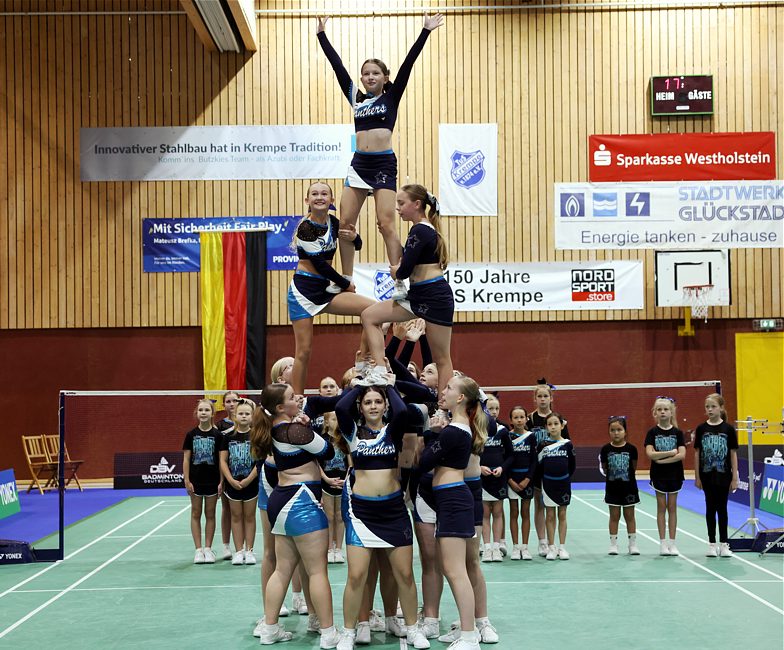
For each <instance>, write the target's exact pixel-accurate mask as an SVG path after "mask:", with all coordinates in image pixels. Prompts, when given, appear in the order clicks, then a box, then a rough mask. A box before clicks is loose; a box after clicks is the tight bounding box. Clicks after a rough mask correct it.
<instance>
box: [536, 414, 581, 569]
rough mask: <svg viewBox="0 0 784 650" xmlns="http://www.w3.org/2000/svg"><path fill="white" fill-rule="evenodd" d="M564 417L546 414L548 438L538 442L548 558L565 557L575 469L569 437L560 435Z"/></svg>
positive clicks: (566, 554) (567, 557) (561, 558)
mask: <svg viewBox="0 0 784 650" xmlns="http://www.w3.org/2000/svg"><path fill="white" fill-rule="evenodd" d="M564 423H565V421H564V419H563V418H562V417H561V416H560V415H559V414H558V413H550V415H548V416H547V422H546V424H547V434H548V436H549V438H548V439H547V440H545V441H544V442H542V443H541V444H540V445H539V454H538V457H537V461H538V463H539V475H540V476H541V484H542V501H543V502H544V507H545V509H546V511H547V514H546V525H547V543H548V550H547V555H546V556H545V557H546V558H547V559H548V560H555V559H556V558H558V559H560V560H568V559H569V557H570V556H569V552H568V551H567V550H566V508H567V507H568V506H569V503H570V502H571V500H572V483H571V477H572V474H574V470H575V460H574V447H573V446H572V441H571V440H567V439H566V438H564V437H563V426H564ZM556 510H557V511H558V513H557V514H558V540H559V542H560V546H559V547H558V548H556V546H555V518H556Z"/></svg>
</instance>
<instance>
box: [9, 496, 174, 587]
mask: <svg viewBox="0 0 784 650" xmlns="http://www.w3.org/2000/svg"><path fill="white" fill-rule="evenodd" d="M121 503H122V502H121ZM162 503H163V501H159V502H158V503H156V504H155V505H153V506H150V507H149V508H147V510H144V511H142V512H140V513H139V514H137V515H134V516H133V517H131V518H130V519H128V520H126V521H124V522H123V523H121V524H120V525H119V526H116V527H114V528H112V529H111V530H110V531H108V532H106V533H104V534H103V535H101V536H100V537H96V538H95V539H94V540H93V541H92V542H89V543H87V544H85V545H84V546H82V547H81V548H78V549H76V550H75V551H74V552H73V553H70V554H68V555H66V556H65V557H64V558H63V559H62V560H57V561H56V562H54V563H52V564H50V565H49V566H48V567H46V568H45V569H41V571H39V572H38V573H34V574H33V575H31V576H30V577H29V578H26V579H24V580H22V581H21V582H18V583H16V584H15V585H14V586H13V587H10V588H8V589H6V590H5V591H4V592H3V593H1V594H0V598H3V596H6V595H8V594H10V593H11V592H13V591H15V590H16V589H17V587H21V586H22V585H26V584H27V583H28V582H30V581H31V580H35V579H36V578H37V577H38V576H40V575H43V574H44V573H46V572H47V571H51V570H52V569H54V568H55V567H56V566H59V565H60V564H62V563H63V562H65V561H66V560H70V559H71V558H72V557H74V556H75V555H78V554H79V553H81V552H82V551H84V550H85V549H88V548H90V547H91V546H92V545H93V544H97V543H98V542H100V541H102V540H104V539H106V538H107V537H109V536H110V535H111V534H112V533H113V532H115V531H117V530H120V529H121V528H122V527H123V526H127V525H128V524H130V523H131V522H132V521H135V520H136V519H138V518H139V517H141V516H142V515H146V514H147V513H148V512H150V511H152V510H154V509H155V508H157V507H158V506H159V505H161V504H162ZM118 505H120V504H119V503H116V504H115V506H118ZM112 507H114V506H112ZM106 510H108V508H106ZM82 521H84V520H80V521H78V522H74V523H81V522H82Z"/></svg>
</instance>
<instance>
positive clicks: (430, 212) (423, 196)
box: [400, 184, 449, 271]
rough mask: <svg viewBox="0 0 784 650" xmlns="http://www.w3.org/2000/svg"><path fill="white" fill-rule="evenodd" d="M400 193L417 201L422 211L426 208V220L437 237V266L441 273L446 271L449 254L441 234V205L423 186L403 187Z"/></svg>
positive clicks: (411, 185)
mask: <svg viewBox="0 0 784 650" xmlns="http://www.w3.org/2000/svg"><path fill="white" fill-rule="evenodd" d="M400 191H401V192H405V193H406V194H408V195H409V196H410V197H411V200H412V201H419V202H420V203H421V204H422V210H423V211H424V210H425V208H428V209H427V220H428V221H429V222H430V225H431V226H433V229H434V230H435V231H436V234H437V235H438V241H437V242H436V254H437V255H438V265H439V266H440V267H441V270H442V271H444V270H446V267H447V266H449V253H448V251H447V247H446V240H445V239H444V235H443V233H442V232H441V205H440V204H439V203H438V199H437V198H436V197H435V195H434V194H432V193H431V192H429V191H428V190H427V188H425V187H424V186H423V185H418V184H410V185H403V187H401V188H400Z"/></svg>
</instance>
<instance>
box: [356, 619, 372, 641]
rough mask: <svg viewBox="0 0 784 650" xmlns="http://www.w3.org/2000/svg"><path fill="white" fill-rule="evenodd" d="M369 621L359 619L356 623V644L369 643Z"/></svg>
mask: <svg viewBox="0 0 784 650" xmlns="http://www.w3.org/2000/svg"><path fill="white" fill-rule="evenodd" d="M370 640H371V639H370V623H369V622H368V621H360V622H359V623H357V640H356V644H357V645H370Z"/></svg>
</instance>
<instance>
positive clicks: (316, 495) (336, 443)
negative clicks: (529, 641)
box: [183, 14, 737, 650]
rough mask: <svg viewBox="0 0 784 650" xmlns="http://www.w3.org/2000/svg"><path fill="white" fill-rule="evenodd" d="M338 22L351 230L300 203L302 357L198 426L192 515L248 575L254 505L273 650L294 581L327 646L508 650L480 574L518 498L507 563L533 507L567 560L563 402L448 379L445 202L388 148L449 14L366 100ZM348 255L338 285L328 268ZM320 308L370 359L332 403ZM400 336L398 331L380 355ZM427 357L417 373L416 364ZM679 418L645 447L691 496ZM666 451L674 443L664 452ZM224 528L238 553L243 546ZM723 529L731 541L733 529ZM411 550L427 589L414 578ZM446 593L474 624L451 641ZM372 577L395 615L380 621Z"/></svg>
mask: <svg viewBox="0 0 784 650" xmlns="http://www.w3.org/2000/svg"><path fill="white" fill-rule="evenodd" d="M326 22H327V19H326V18H320V19H319V21H318V28H317V37H318V40H319V43H320V45H321V48H322V50H323V51H324V53H325V55H326V57H327V59H328V61H329V63H330V64H331V66H332V68H333V70H334V71H335V74H336V77H337V80H338V83H339V84H340V88H341V90H342V92H343V94H344V95H345V97H346V99H347V100H348V102H349V104H350V105H351V107H352V110H353V114H354V123H355V127H356V132H357V133H356V135H357V139H356V142H357V147H356V149H357V150H356V153H355V154H354V157H353V159H352V161H351V166H350V168H349V170H348V174H347V178H346V181H345V187H344V188H343V191H342V194H341V200H340V210H339V214H340V218H339V219H338V217H337V216H336V210H335V206H334V194H333V191H332V188H331V187H330V186H329V185H327V184H326V183H323V182H314V183H312V184H311V185H310V187H309V188H308V191H307V196H306V197H305V203H306V205H307V207H308V214H307V216H306V217H305V218H304V219H303V220H302V221H301V223H300V224H299V225H298V227H297V232H296V236H295V242H294V243H295V245H296V250H297V254H298V258H299V261H298V265H297V269H296V271H295V273H294V276H293V278H292V281H291V284H290V286H289V291H288V310H289V318H290V320H291V323H292V329H293V332H294V347H295V354H294V357H286V358H284V359H280V360H279V361H277V362H276V363H275V364H274V365H273V367H272V370H271V378H270V379H271V383H270V384H269V385H267V386H265V387H264V389H263V391H262V395H261V397H260V399H259V403H258V404H257V403H255V402H254V401H252V400H250V399H245V398H242V397H241V396H240V395H239V394H238V393H236V392H231V391H230V392H228V393H226V394H225V395H224V398H223V403H224V408H225V410H226V415H225V417H224V418H223V419H222V420H221V421H219V422H218V423H217V425H216V424H214V418H215V407H214V405H213V404H212V402H210V401H209V400H202V401H200V402H199V403H198V404H197V408H196V413H195V415H196V418H197V420H198V426H197V427H196V428H194V429H193V430H192V431H190V432H189V433H188V434H187V436H186V439H185V443H184V445H183V448H184V450H185V463H184V465H185V485H186V488H187V490H188V493H189V494H190V495H191V500H192V504H193V506H192V517H191V530H192V533H193V539H194V543H195V545H196V549H197V550H196V555H195V557H194V562H195V563H197V564H199V563H211V562H214V561H215V559H216V558H215V554H214V553H213V551H212V550H211V546H212V538H213V535H214V532H215V528H216V522H215V510H216V502H217V500H218V498H220V499H221V500H222V503H223V509H222V510H223V515H222V519H221V528H222V533H223V542H224V556H223V557H224V559H229V558H231V562H232V564H234V565H244V564H256V562H257V561H258V558H257V556H256V552H255V550H254V543H255V536H256V510H257V509H258V510H259V512H260V518H261V522H262V532H263V553H262V555H261V590H262V594H263V609H262V616H261V618H259V620H258V621H257V622H256V625H255V628H254V631H253V633H254V635H255V636H257V637H259V639H260V642H261V644H262V645H271V644H274V643H277V642H281V641H288V640H290V639H291V638H292V633H290V632H288V631H286V630H285V628H284V626H283V625H282V624H281V623H280V622H279V619H280V617H282V616H286V615H288V613H289V611H290V610H288V609H287V608H286V605H285V604H284V598H285V595H286V593H287V590H288V587H289V584H290V583H291V584H292V590H293V592H294V599H293V611H295V612H297V613H299V614H308V631H309V632H317V633H319V634H320V647H321V648H338V649H339V650H350V649H352V648H354V647H355V645H363V644H368V643H370V642H371V632H386V634H387V635H392V636H393V637H401V638H405V639H406V642H407V643H408V644H409V645H410V646H413V647H414V648H429V647H430V641H431V640H432V639H438V640H439V641H442V642H447V643H449V644H450V645H449V648H450V650H477V649H478V648H479V644H480V643H497V642H498V641H499V635H498V633H497V631H496V629H495V628H494V627H493V625H492V624H491V622H490V619H489V618H488V611H487V586H486V583H485V579H484V575H483V573H482V568H481V563H482V562H493V561H495V562H497V561H500V560H501V559H502V554H503V551H502V548H504V547H505V545H503V546H502V543H501V542H502V541H503V530H504V523H503V503H504V501H505V500H507V499H508V500H509V502H510V524H511V533H512V538H513V543H514V546H513V548H512V552H511V558H512V559H515V560H517V559H520V560H530V559H532V554H531V553H530V551H529V550H528V546H527V541H528V537H529V533H530V504H531V501H533V502H534V523H535V528H536V533H537V537H538V540H539V542H538V543H539V547H538V551H539V554H540V555H543V556H545V557H546V558H547V559H548V560H555V559H560V560H568V559H569V557H570V556H569V553H568V551H567V550H566V546H565V543H566V532H567V522H566V512H567V507H568V505H569V502H570V500H571V482H570V477H571V475H572V474H573V472H574V467H575V462H574V448H573V446H572V443H571V441H570V439H569V432H568V427H567V423H566V421H565V420H564V418H563V417H562V416H561V415H559V414H558V413H555V412H553V410H552V408H551V405H552V387H550V386H549V385H547V384H546V382H544V380H542V382H540V384H539V385H537V387H536V389H535V392H534V401H535V405H536V410H534V411H532V412H531V413H530V414H529V413H528V412H527V410H526V409H525V408H524V407H522V406H515V407H514V408H512V410H511V411H510V424H509V425H505V424H502V423H501V422H500V421H499V420H498V417H499V414H500V404H499V402H498V400H497V399H496V398H495V397H488V396H487V395H485V393H484V392H483V391H482V390H481V388H480V387H479V385H478V384H477V382H476V381H474V380H473V379H471V378H470V377H467V376H466V375H465V374H463V373H462V372H460V371H456V370H454V369H453V367H452V361H451V355H450V345H451V336H452V325H453V315H454V297H453V293H452V289H451V287H450V286H449V283H448V282H447V281H446V279H445V277H444V275H443V272H444V270H445V269H446V267H447V264H448V257H447V244H446V241H445V240H444V237H443V235H442V233H441V228H440V214H439V212H440V208H439V204H438V200H437V199H436V197H435V196H434V195H433V194H432V193H431V192H430V191H428V190H427V189H426V188H425V187H423V186H422V185H418V184H407V185H404V186H402V187H401V188H400V190H399V191H397V159H396V157H395V154H394V152H393V151H392V148H391V138H392V131H393V129H394V126H395V121H396V118H397V111H398V107H399V104H400V100H401V97H402V95H403V92H404V90H405V87H406V84H407V82H408V79H409V77H410V75H411V72H412V69H413V65H414V62H415V61H416V59H417V57H418V56H419V54H420V53H421V52H422V50H423V48H424V46H425V43H426V41H427V39H428V37H429V35H430V34H431V32H432V31H433V30H435V29H437V28H438V27H440V26H441V25H442V24H443V22H444V19H443V16H441V15H440V14H437V15H434V16H425V20H424V26H423V29H422V32H421V33H420V35H419V37H418V38H417V40H416V42H415V43H414V45H413V46H412V48H411V50H410V51H409V53H408V55H407V56H406V58H405V60H404V61H403V63H402V64H401V66H400V69H399V71H398V73H397V75H396V77H395V80H394V82H392V81H390V74H389V70H388V69H387V66H386V65H385V64H384V63H383V62H382V61H379V60H378V59H368V60H366V61H365V62H364V63H363V64H362V67H361V83H362V87H363V90H359V89H358V87H357V86H356V85H355V84H354V82H353V81H352V80H351V77H350V75H349V74H348V72H347V71H346V69H345V68H344V66H343V64H342V62H341V60H340V57H339V56H338V54H337V52H336V51H335V50H334V48H333V47H332V45H331V44H330V43H329V40H328V39H327V36H326V32H325V25H326ZM369 194H372V195H373V197H374V203H375V209H376V218H377V223H378V229H379V231H380V233H381V235H382V237H383V239H384V244H385V247H386V251H387V255H388V258H389V263H390V274H391V277H392V279H393V280H394V282H395V288H394V292H393V294H392V296H391V299H390V300H387V301H384V302H376V301H374V300H371V299H370V298H366V297H364V296H360V295H358V294H357V293H356V288H355V286H354V283H353V262H354V255H355V252H356V251H357V250H360V249H361V248H362V240H361V238H360V236H359V233H358V232H357V229H356V222H357V217H358V215H359V211H360V209H361V207H362V205H363V203H364V201H365V200H366V198H367V196H368V195H369ZM395 212H397V214H399V215H400V218H401V219H402V220H403V221H407V222H409V223H411V224H412V227H411V229H410V231H409V234H408V237H407V239H406V242H405V245H401V241H400V238H399V236H398V234H397V232H398V230H397V224H396V223H395ZM338 249H339V250H340V261H341V271H342V273H338V272H337V271H336V270H335V269H334V268H333V266H332V260H333V259H334V256H335V254H336V252H337V251H338ZM405 280H408V281H409V285H408V287H406V285H405V283H404V281H405ZM320 313H329V314H338V315H348V316H359V317H360V319H361V322H362V334H361V337H360V341H359V346H358V347H359V350H358V352H357V353H356V357H355V359H354V360H353V364H350V363H346V362H344V366H343V367H345V366H346V365H350V366H351V367H349V368H348V369H347V370H345V372H343V373H342V374H341V375H340V377H341V379H340V381H339V382H338V381H335V379H333V378H332V377H325V378H323V379H322V380H321V383H320V386H319V394H318V395H309V396H308V397H307V398H304V397H303V395H304V392H305V390H304V389H305V387H306V383H307V375H308V366H309V363H310V358H311V353H312V349H313V319H314V317H315V316H316V315H318V314H320ZM390 325H391V327H392V334H393V335H392V337H391V338H390V340H389V342H388V343H387V344H386V345H385V331H386V328H389V327H390ZM401 344H403V346H402V350H401V349H400V348H401ZM417 344H419V346H420V349H421V353H422V367H421V368H420V367H419V366H417V364H416V363H415V362H413V361H412V354H413V350H414V348H415V346H416V345H417ZM667 404H668V405H669V406H668V408H670V412H669V415H668V416H667V422H668V423H669V424H668V423H667V422H665V421H664V416H662V419H660V420H659V423H658V426H662V425H664V426H663V434H662V435H661V436H659V437H660V438H661V439H662V440H664V439H665V438H666V442H662V443H661V444H662V445H665V447H662V446H661V445H660V442H659V441H658V438H657V437H656V434H654V435H653V437H652V438H651V444H650V445H649V444H648V443H649V441H648V440H647V439H646V450H648V449H651V450H653V455H651V453H650V452H648V453H649V456H651V458H652V460H653V462H654V463H655V464H656V466H657V467H658V466H659V464H661V467H662V468H664V469H663V470H662V471H665V470H666V469H667V468H669V469H670V474H672V473H673V472H672V470H675V469H677V466H676V463H680V476H681V479H680V480H681V482H682V473H683V470H682V462H681V461H682V458H683V454H685V446H683V444H682V442H683V434H681V433H680V432H677V429H674V426H673V424H672V423H673V422H674V420H673V419H672V418H673V416H674V404H670V403H669V402H668V403H667ZM665 410H666V409H665ZM657 417H658V416H657ZM675 432H677V433H678V434H680V438H677V435H676V433H675ZM609 435H610V440H611V442H610V443H609V444H608V445H607V446H606V447H605V448H604V449H603V450H602V464H603V467H604V468H605V472H606V474H607V477H608V492H607V494H608V499H609V500H608V501H607V503H608V504H609V506H610V514H611V519H610V534H611V537H610V539H611V547H610V553H611V554H613V553H615V554H617V553H618V546H617V534H618V523H619V520H620V515H621V512H623V515H624V518H625V521H626V526H627V529H628V530H629V533H630V538H629V544H630V546H629V551H630V552H631V553H638V552H639V551H638V550H637V547H636V540H635V537H634V533H635V528H634V504H635V503H637V502H638V501H639V496H638V495H637V484H636V481H635V479H634V470H635V467H636V458H637V452H636V449H635V448H634V447H633V446H632V445H630V444H629V443H628V442H626V439H625V438H626V422H625V419H623V418H615V419H614V420H613V419H611V421H610V426H609ZM649 435H651V434H649ZM671 439H672V440H671ZM670 441H672V443H673V444H674V446H669V447H667V446H666V445H669V444H670ZM736 446H737V444H736ZM733 458H734V456H733ZM733 467H736V465H733ZM670 474H668V475H667V476H668V477H669V476H670ZM676 478H677V477H676ZM667 481H669V482H666V483H664V484H662V485H660V486H659V487H664V488H667V489H666V490H664V491H662V492H660V495H661V496H662V498H661V499H660V506H661V508H662V509H663V510H662V516H661V523H660V533H661V536H662V539H664V521H665V520H664V513H665V512H666V513H668V514H669V523H670V534H671V538H672V539H673V540H674V532H675V524H674V523H673V522H674V519H675V508H674V504H675V497H676V494H677V489H674V488H675V487H677V488H678V489H679V487H678V486H676V483H677V480H676V479H675V478H668V479H667ZM654 486H655V487H656V484H655V483H654ZM658 489H659V488H658V487H657V490H658ZM706 494H707V486H706ZM671 506H672V508H671ZM202 512H204V513H205V514H206V530H205V536H204V539H205V543H204V544H202V541H201V540H202V535H201V517H202ZM725 512H726V500H725ZM412 519H413V522H412ZM518 519H519V523H520V525H519V526H518ZM719 519H720V528H721V517H720V518H719ZM725 522H726V520H725ZM229 524H230V529H231V533H232V537H233V540H234V552H232V551H231V549H230V547H229V545H228V544H229V539H228V530H229ZM556 530H557V532H558V536H559V541H560V545H559V546H556V544H555V535H556ZM520 532H522V538H521V539H519V538H518V534H519V533H520ZM483 534H484V539H485V545H484V546H483V547H482V546H481V544H480V539H481V538H482V535H483ZM721 534H722V535H723V537H722V541H726V525H725V527H724V529H722V532H721ZM344 539H345V555H344V553H343V540H344ZM415 539H416V543H417V545H418V553H419V558H420V561H421V566H422V573H421V576H420V580H421V584H422V589H421V594H419V593H418V591H417V586H416V584H417V583H416V580H415V578H414V571H413V545H414V541H415ZM662 544H663V547H662V548H663V549H665V547H666V551H667V554H677V550H675V548H674V544H672V545H669V544H667V543H666V542H665V541H663V542H662ZM480 551H481V560H480ZM663 552H664V551H663ZM344 560H345V561H346V564H347V579H346V584H345V588H344V590H343V603H342V605H343V606H342V613H343V621H342V626H340V629H339V628H338V626H337V625H336V624H335V620H334V617H333V601H332V590H331V587H330V582H329V576H328V571H327V569H328V564H329V563H330V562H333V563H335V562H338V563H342V562H343V561H344ZM444 579H446V582H447V583H448V585H449V588H450V590H451V593H452V597H453V598H454V601H455V604H456V606H457V610H458V614H459V618H458V620H457V621H455V622H454V623H453V624H452V625H451V627H450V629H448V630H445V631H442V630H441V626H440V615H439V612H440V605H441V599H442V591H443V587H444ZM377 582H379V583H380V591H381V596H382V600H383V602H384V615H383V617H382V616H381V615H380V614H378V613H376V612H374V611H373V610H372V603H373V599H374V593H375V589H376V583H377ZM420 606H421V610H420Z"/></svg>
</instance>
